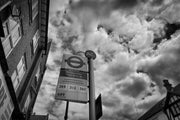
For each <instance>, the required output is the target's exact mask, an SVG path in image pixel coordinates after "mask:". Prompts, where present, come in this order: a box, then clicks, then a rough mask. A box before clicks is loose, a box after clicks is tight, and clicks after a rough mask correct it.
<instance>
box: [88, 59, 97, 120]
mask: <svg viewBox="0 0 180 120" xmlns="http://www.w3.org/2000/svg"><path fill="white" fill-rule="evenodd" d="M88 64H89V120H96V112H95V87H94V86H95V83H94V71H93V60H92V59H89V60H88Z"/></svg>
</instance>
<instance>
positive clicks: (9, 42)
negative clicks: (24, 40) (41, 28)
mask: <svg viewBox="0 0 180 120" xmlns="http://www.w3.org/2000/svg"><path fill="white" fill-rule="evenodd" d="M11 20H12V21H15V23H16V24H15V25H14V26H13V27H12V29H11V26H10V24H11V23H10V22H11ZM3 30H4V31H6V32H5V37H1V42H2V44H3V49H4V53H5V56H6V58H7V57H8V56H9V54H10V53H11V51H12V50H13V48H14V47H16V45H17V43H18V42H19V40H20V39H21V37H22V30H21V24H20V22H17V21H16V20H14V19H13V17H12V16H10V17H8V19H7V20H6V21H4V22H3ZM16 34H18V37H17V38H16V39H15V40H13V37H14V35H16ZM16 36H17V35H16Z"/></svg>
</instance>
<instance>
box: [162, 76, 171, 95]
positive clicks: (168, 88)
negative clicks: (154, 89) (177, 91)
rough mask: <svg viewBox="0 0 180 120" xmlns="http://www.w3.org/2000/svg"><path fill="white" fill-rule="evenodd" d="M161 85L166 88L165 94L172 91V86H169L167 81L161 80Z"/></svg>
mask: <svg viewBox="0 0 180 120" xmlns="http://www.w3.org/2000/svg"><path fill="white" fill-rule="evenodd" d="M163 83H164V87H165V88H166V90H167V92H170V91H172V88H173V87H172V84H170V83H169V81H168V80H166V79H165V80H163Z"/></svg>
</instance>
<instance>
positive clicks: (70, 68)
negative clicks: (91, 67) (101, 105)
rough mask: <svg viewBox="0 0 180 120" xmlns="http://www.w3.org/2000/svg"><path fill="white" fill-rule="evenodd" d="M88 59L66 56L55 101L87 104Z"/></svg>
mask: <svg viewBox="0 0 180 120" xmlns="http://www.w3.org/2000/svg"><path fill="white" fill-rule="evenodd" d="M87 73H88V67H87V59H86V58H85V57H82V56H78V55H70V54H64V56H63V60H62V65H61V70H60V74H59V79H58V84H57V88H56V94H55V99H58V100H66V101H72V102H81V103H87V102H88V100H87V98H88V96H87V90H88V87H87V84H88V80H87Z"/></svg>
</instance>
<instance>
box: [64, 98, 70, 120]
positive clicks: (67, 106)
mask: <svg viewBox="0 0 180 120" xmlns="http://www.w3.org/2000/svg"><path fill="white" fill-rule="evenodd" d="M68 108H69V101H67V102H66V112H65V115H64V120H67V119H68Z"/></svg>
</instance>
